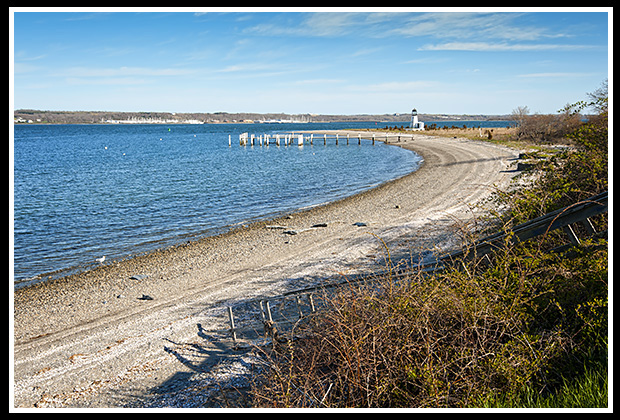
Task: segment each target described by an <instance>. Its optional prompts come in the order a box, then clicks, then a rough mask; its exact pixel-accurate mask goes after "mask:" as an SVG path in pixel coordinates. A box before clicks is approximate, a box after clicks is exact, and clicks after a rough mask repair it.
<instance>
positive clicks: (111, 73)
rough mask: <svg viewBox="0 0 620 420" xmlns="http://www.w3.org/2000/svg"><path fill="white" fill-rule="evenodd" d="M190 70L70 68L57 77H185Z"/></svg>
mask: <svg viewBox="0 0 620 420" xmlns="http://www.w3.org/2000/svg"><path fill="white" fill-rule="evenodd" d="M195 72H196V71H195V70H191V69H176V68H163V69H155V68H147V67H118V68H97V67H71V68H69V69H65V70H62V72H60V73H59V74H57V76H68V77H125V76H186V75H188V74H193V73H195Z"/></svg>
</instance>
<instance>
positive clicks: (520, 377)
mask: <svg viewBox="0 0 620 420" xmlns="http://www.w3.org/2000/svg"><path fill="white" fill-rule="evenodd" d="M566 140H567V141H569V142H570V143H571V144H572V145H573V146H574V148H572V149H570V150H565V151H563V152H561V153H558V154H555V155H553V156H552V157H549V158H546V159H544V160H540V161H538V162H537V163H536V164H535V167H534V168H533V171H535V172H534V174H535V176H532V177H530V178H529V179H530V181H529V182H527V183H525V185H523V180H522V181H521V186H520V187H519V188H517V189H515V190H513V191H511V192H498V193H497V195H496V196H495V204H496V206H497V208H500V207H501V208H503V209H504V211H502V212H501V213H496V214H489V216H488V220H487V221H486V222H487V223H481V224H480V225H485V226H488V225H489V223H492V224H493V226H494V228H495V229H505V230H508V231H509V230H510V228H511V227H512V226H514V225H516V224H518V223H522V222H524V221H527V220H530V219H532V218H535V217H538V216H541V215H543V214H545V213H548V212H550V211H553V210H556V209H559V208H563V207H565V206H568V205H572V204H574V203H576V202H579V201H581V200H584V199H586V198H587V197H590V196H592V195H595V194H597V193H600V192H602V191H605V190H606V189H607V170H608V168H607V162H608V154H607V115H606V112H602V113H601V115H599V118H593V119H591V120H590V122H588V123H586V124H581V125H580V126H579V127H578V128H577V129H575V130H574V131H572V132H571V133H570V134H569V135H568V136H567V139H566ZM592 222H593V224H594V227H595V229H596V231H597V232H599V235H598V237H596V238H595V239H592V240H587V241H583V242H582V243H581V245H579V246H574V247H571V248H570V249H568V250H565V251H563V252H552V251H551V250H552V249H555V248H557V246H558V245H559V244H563V243H565V242H566V240H565V239H566V238H565V237H563V233H561V232H555V233H552V234H548V235H543V236H542V237H539V238H537V239H534V240H531V241H528V242H523V243H518V244H516V245H514V244H511V242H509V241H507V242H506V244H505V246H504V247H502V248H501V249H500V250H499V251H497V252H495V253H494V254H493V255H492V256H491V257H490V258H487V257H485V258H475V257H474V258H468V259H466V260H458V261H454V263H453V264H452V265H451V266H450V267H449V268H447V269H445V270H442V271H439V272H435V273H434V274H432V275H424V274H423V273H420V272H417V271H415V270H412V271H409V272H407V273H405V275H404V277H401V280H399V281H398V282H394V281H392V280H393V278H392V276H391V275H390V274H388V275H385V276H382V277H380V278H377V279H376V282H375V284H373V285H372V287H370V286H366V287H365V286H360V285H356V286H351V287H348V288H343V289H342V290H340V291H339V292H338V293H336V294H335V295H334V296H332V297H331V298H330V299H329V300H328V302H327V303H326V305H325V307H324V309H323V310H322V311H320V312H318V313H317V314H316V315H315V316H312V317H309V318H307V319H306V322H303V323H300V324H299V325H297V326H296V329H295V331H294V334H295V336H296V337H298V339H296V340H294V341H291V342H286V343H283V344H282V345H280V346H277V347H276V348H275V349H273V351H270V352H268V353H266V354H265V358H266V360H267V364H268V366H269V369H266V370H265V371H264V373H263V375H261V376H260V377H257V378H256V383H255V387H254V389H253V395H254V399H253V401H251V404H252V405H254V406H269V407H273V406H275V407H605V406H606V404H607V357H608V345H607V326H608V306H607V302H608V294H607V293H608V292H607V281H608V247H607V236H606V232H607V215H601V216H597V217H596V218H595V219H594V220H593V221H592ZM601 232H602V234H601ZM484 233H486V232H475V231H474V232H470V236H468V237H467V238H464V246H465V247H466V248H467V246H468V244H470V243H471V242H470V241H472V240H474V239H475V238H476V237H478V236H479V235H482V234H484ZM388 251H389V250H388ZM470 257H471V256H470Z"/></svg>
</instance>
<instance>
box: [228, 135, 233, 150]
mask: <svg viewBox="0 0 620 420" xmlns="http://www.w3.org/2000/svg"><path fill="white" fill-rule="evenodd" d="M231 144H232V142H231V136H230V134H229V135H228V147H230V145H231Z"/></svg>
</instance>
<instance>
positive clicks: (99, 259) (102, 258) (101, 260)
mask: <svg viewBox="0 0 620 420" xmlns="http://www.w3.org/2000/svg"><path fill="white" fill-rule="evenodd" d="M95 261H99V264H103V262H104V261H105V255H104V256H103V257H101V258H96V259H95Z"/></svg>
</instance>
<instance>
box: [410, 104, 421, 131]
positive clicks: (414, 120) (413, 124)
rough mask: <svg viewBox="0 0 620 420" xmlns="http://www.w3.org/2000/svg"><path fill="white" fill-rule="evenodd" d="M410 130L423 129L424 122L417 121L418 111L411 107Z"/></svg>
mask: <svg viewBox="0 0 620 420" xmlns="http://www.w3.org/2000/svg"><path fill="white" fill-rule="evenodd" d="M410 128H411V130H424V123H423V122H419V121H418V111H417V110H416V109H415V108H413V110H412V111H411V127H410Z"/></svg>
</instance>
